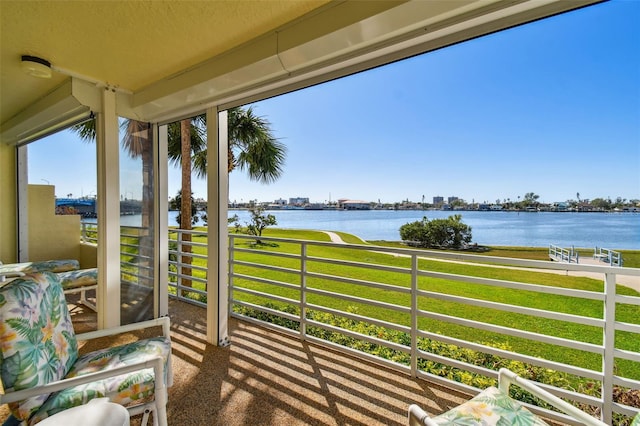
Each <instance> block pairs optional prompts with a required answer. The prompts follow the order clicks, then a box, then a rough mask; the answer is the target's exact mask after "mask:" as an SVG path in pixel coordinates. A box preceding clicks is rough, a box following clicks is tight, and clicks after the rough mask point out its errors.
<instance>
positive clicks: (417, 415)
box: [409, 404, 438, 426]
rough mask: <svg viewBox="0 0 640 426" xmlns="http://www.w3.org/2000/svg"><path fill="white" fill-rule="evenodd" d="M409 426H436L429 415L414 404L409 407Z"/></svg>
mask: <svg viewBox="0 0 640 426" xmlns="http://www.w3.org/2000/svg"><path fill="white" fill-rule="evenodd" d="M409 426H438V424H437V423H436V422H434V421H433V420H431V419H430V418H429V415H428V414H427V413H426V412H425V411H424V410H423V409H422V408H420V407H418V406H417V405H416V404H411V405H410V406H409Z"/></svg>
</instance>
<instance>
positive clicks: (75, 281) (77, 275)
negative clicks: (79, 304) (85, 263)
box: [58, 268, 98, 290]
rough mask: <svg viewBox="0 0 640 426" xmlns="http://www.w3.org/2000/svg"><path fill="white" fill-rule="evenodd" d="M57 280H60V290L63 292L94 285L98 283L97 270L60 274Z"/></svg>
mask: <svg viewBox="0 0 640 426" xmlns="http://www.w3.org/2000/svg"><path fill="white" fill-rule="evenodd" d="M58 278H60V281H61V282H62V288H63V289H65V290H70V289H72V288H78V287H85V286H89V285H94V284H97V282H98V268H89V269H78V270H77V271H68V272H60V273H59V274H58Z"/></svg>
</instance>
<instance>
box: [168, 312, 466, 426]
mask: <svg viewBox="0 0 640 426" xmlns="http://www.w3.org/2000/svg"><path fill="white" fill-rule="evenodd" d="M169 310H170V315H171V319H172V339H173V360H174V385H173V387H172V388H171V389H170V390H169V405H168V416H169V424H176V425H177V424H179V425H204V424H207V425H213V424H219V425H229V426H231V425H248V424H260V425H374V424H380V425H406V424H407V420H406V416H407V414H406V412H407V408H408V406H409V404H411V403H412V402H420V403H421V405H422V406H423V407H425V409H427V410H428V411H429V412H442V411H446V410H447V409H449V408H451V407H452V406H455V405H458V404H460V403H461V402H463V401H464V400H467V399H469V396H467V395H464V394H460V393H457V392H451V391H450V390H448V389H444V388H441V387H436V386H430V385H429V384H428V383H427V382H426V381H424V380H414V379H411V378H410V377H408V376H405V375H402V374H400V373H397V372H395V371H393V370H389V369H386V368H381V367H379V366H376V365H373V364H369V363H366V362H363V361H360V360H357V359H355V358H352V357H349V356H346V355H343V354H340V353H338V352H335V351H331V350H327V349H325V348H321V347H319V346H316V345H313V344H308V343H305V342H301V341H300V340H299V339H295V338H292V337H289V336H285V335H282V334H280V333H277V332H272V331H270V330H268V329H265V328H262V327H258V326H255V325H253V324H250V323H247V322H244V321H237V320H234V319H232V320H231V321H230V327H229V328H230V330H229V334H230V339H231V345H230V346H229V347H227V348H219V347H215V346H211V345H208V344H206V343H205V335H204V333H205V324H204V316H205V312H204V309H202V308H199V307H195V306H192V305H189V304H185V303H183V302H178V301H171V302H170V305H169Z"/></svg>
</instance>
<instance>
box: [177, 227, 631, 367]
mask: <svg viewBox="0 0 640 426" xmlns="http://www.w3.org/2000/svg"><path fill="white" fill-rule="evenodd" d="M203 229H204V228H203ZM339 234H340V236H341V237H342V238H343V240H345V241H347V242H349V243H353V244H368V243H365V242H363V241H362V240H360V239H359V238H357V237H355V236H352V235H350V234H345V233H339ZM264 236H265V237H279V238H291V239H302V240H313V241H327V242H328V241H330V238H329V236H328V235H327V234H325V233H323V232H318V231H306V230H281V229H266V230H265V232H264ZM170 238H171V239H174V238H175V233H174V234H173V235H171V236H170ZM193 241H195V242H203V243H206V237H194V238H193ZM376 245H382V243H381V242H376ZM385 245H386V246H400V245H399V244H398V243H385ZM236 247H242V248H252V249H255V250H256V252H253V253H236V254H235V257H236V259H237V260H243V261H248V262H254V263H260V264H265V265H272V266H279V267H284V268H290V269H292V270H294V271H298V270H299V269H300V261H299V260H298V259H290V258H283V257H275V256H271V255H268V253H273V252H278V253H291V254H299V253H300V245H299V244H298V243H289V242H285V243H277V244H271V243H269V244H264V245H258V246H256V245H255V242H254V241H253V240H247V239H238V240H236ZM401 247H404V246H401ZM404 248H406V247H404ZM193 251H194V253H200V254H206V247H194V250H193ZM547 253H548V252H547V249H546V248H525V247H496V248H491V249H490V250H489V251H486V252H483V253H474V254H485V255H488V256H501V257H515V258H525V259H535V260H547ZM307 254H308V256H313V257H320V258H329V259H337V260H342V261H351V262H361V263H367V264H374V265H385V266H393V267H398V268H405V269H408V268H410V259H408V258H406V257H401V256H391V255H388V254H384V253H379V252H371V251H364V250H355V249H339V250H336V249H334V248H332V247H318V246H312V247H309V250H308V253H307ZM624 256H625V265H627V266H628V264H629V263H633V260H631V261H629V262H628V261H627V260H626V259H627V256H629V259H637V258H640V252H638V251H633V252H628V253H625V255H624ZM193 264H194V265H200V266H206V261H205V260H204V259H195V258H194V261H193ZM307 268H308V270H309V271H311V272H317V273H322V274H328V275H334V276H339V277H344V278H350V279H354V280H362V281H371V282H378V283H385V284H390V285H394V286H397V287H398V288H407V287H409V286H410V282H411V277H410V274H409V273H397V272H387V271H380V270H372V269H365V268H362V267H357V266H344V265H335V264H330V263H325V262H320V261H308V262H307ZM419 268H420V269H421V270H429V271H435V272H443V273H450V274H457V275H467V276H476V277H484V278H494V279H500V280H507V281H515V282H526V283H531V284H539V285H543V286H558V287H565V288H572V289H579V290H588V291H602V288H603V284H602V282H601V281H600V280H595V279H591V278H583V277H567V276H562V275H557V274H552V273H542V272H530V271H522V270H515V269H506V268H495V267H491V266H483V265H478V264H474V265H468V264H460V263H450V262H442V261H436V260H426V259H423V260H420V261H419ZM234 270H235V272H237V273H242V274H247V275H252V274H255V275H258V276H261V277H263V278H267V279H270V280H276V281H280V282H284V283H290V284H293V285H294V286H298V285H299V280H300V277H299V274H297V273H295V272H279V271H269V270H265V269H261V268H255V267H247V266H238V265H236V266H235V267H234ZM193 274H194V275H195V276H200V277H202V278H204V276H205V274H204V272H201V271H197V270H194V271H193ZM234 285H235V286H238V287H246V288H249V289H253V290H256V291H260V292H264V293H269V294H273V295H277V296H280V297H286V298H289V299H291V300H293V301H298V300H299V299H300V293H299V290H298V289H297V288H283V287H278V286H273V285H269V284H263V283H257V282H255V281H251V280H244V279H235V281H234ZM418 285H419V288H420V289H422V290H426V291H430V292H435V293H438V294H446V295H456V296H461V297H469V298H475V299H480V300H487V301H493V302H499V303H505V304H511V305H517V306H524V307H530V308H536V309H544V310H550V311H555V312H562V313H567V314H573V315H581V316H587V317H593V318H602V315H603V307H602V303H601V302H598V301H591V300H586V299H578V298H573V297H566V296H557V295H548V294H540V293H535V292H529V291H522V290H510V289H504V288H502V289H497V288H496V287H493V286H488V285H477V284H466V283H462V282H459V281H453V280H448V279H435V278H427V277H420V279H419V281H418ZM307 286H308V287H311V288H316V289H320V290H326V291H331V292H336V293H340V294H344V295H350V296H356V297H364V298H367V299H371V300H376V301H380V302H385V303H390V304H395V305H401V306H409V305H410V296H409V295H408V294H404V293H401V292H399V291H389V290H384V289H375V288H369V287H364V286H360V285H356V284H353V283H342V282H337V281H333V280H327V279H319V278H309V279H308V280H307ZM194 287H196V288H200V289H203V290H204V286H202V285H200V284H199V283H196V282H194ZM617 289H618V293H619V294H626V295H635V296H640V294H638V293H637V292H635V291H633V290H631V289H628V288H626V287H622V286H618V288H617ZM235 296H236V297H237V298H238V299H239V300H244V301H247V302H251V303H255V304H258V305H265V304H267V303H270V302H271V303H272V301H270V300H269V299H267V298H262V297H257V296H252V295H246V294H242V293H240V292H237V293H236V294H235ZM307 302H308V303H311V304H316V305H321V306H326V307H330V308H333V309H339V310H343V311H355V312H357V313H358V314H360V315H363V316H368V317H371V318H377V319H381V320H384V321H388V322H391V323H395V324H400V325H405V326H407V325H410V321H411V320H410V317H409V315H407V314H404V313H400V312H396V311H394V310H391V309H383V308H380V307H374V306H370V305H367V304H362V303H354V302H351V301H343V300H338V299H335V298H332V297H327V296H323V295H314V294H309V295H308V296H307ZM276 306H279V307H280V308H281V309H284V308H285V304H283V303H276ZM419 306H420V309H423V310H426V311H431V312H436V313H441V314H445V315H452V316H458V317H462V318H466V319H469V320H475V321H482V322H487V323H491V324H496V325H501V326H506V327H511V328H516V329H519V330H527V331H531V332H535V333H541V334H547V335H552V336H556V337H559V338H562V339H571V340H577V341H581V342H586V343H593V344H600V343H601V342H602V331H601V330H600V329H599V328H596V327H589V326H582V325H577V324H571V323H566V322H562V321H557V320H552V319H544V318H538V317H533V316H528V315H522V314H514V313H510V312H504V311H499V310H495V309H486V308H481V307H475V306H470V305H466V304H462V303H458V302H453V301H444V300H439V299H437V298H432V297H421V298H420V300H419ZM616 319H617V320H618V321H622V322H630V323H640V307H638V306H633V305H621V304H618V305H617V309H616ZM419 325H420V328H421V329H423V330H428V331H431V332H435V333H439V334H443V335H447V336H451V337H455V338H460V339H464V340H469V341H473V342H478V343H488V344H490V345H497V346H504V345H506V346H507V347H509V348H510V349H511V350H513V351H515V352H518V353H523V354H528V355H531V356H536V357H542V358H545V359H549V360H553V361H558V362H563V363H567V364H571V365H576V366H580V367H584V368H589V369H593V370H600V368H601V362H602V361H601V357H600V356H599V355H597V354H592V353H589V352H583V351H579V350H573V349H568V348H564V347H561V346H557V345H550V344H543V343H539V342H533V341H529V340H528V339H523V338H518V337H511V336H505V335H500V334H496V333H492V332H488V331H482V330H477V329H474V328H468V327H464V326H461V325H455V324H451V323H446V322H442V321H437V320H434V319H428V318H420V321H419ZM616 347H618V348H620V349H625V350H632V351H636V352H640V339H639V338H638V336H637V335H634V334H632V333H627V332H618V333H616ZM616 369H617V372H618V374H621V375H623V376H626V377H631V378H634V379H640V363H637V362H632V361H626V360H617V364H616Z"/></svg>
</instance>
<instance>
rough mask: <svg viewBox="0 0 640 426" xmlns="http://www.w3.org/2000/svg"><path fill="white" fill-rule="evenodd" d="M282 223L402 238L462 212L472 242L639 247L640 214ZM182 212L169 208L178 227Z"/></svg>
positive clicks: (395, 214) (305, 214)
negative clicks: (425, 222) (408, 230)
mask: <svg viewBox="0 0 640 426" xmlns="http://www.w3.org/2000/svg"><path fill="white" fill-rule="evenodd" d="M265 213H267V214H272V215H274V216H275V217H276V220H277V222H278V223H277V225H275V227H277V228H284V229H313V230H323V231H342V232H347V233H350V234H354V235H357V236H358V237H360V238H362V239H364V240H368V241H371V240H386V241H399V240H400V232H399V230H400V227H401V226H402V225H404V224H405V223H409V222H414V221H416V220H421V219H422V218H423V216H426V217H427V218H428V219H441V218H447V217H449V216H451V215H452V214H460V215H461V216H462V221H463V222H464V223H465V224H467V225H469V226H471V229H472V235H473V242H474V243H477V244H478V245H489V246H528V247H548V246H549V244H554V245H557V246H560V247H571V246H574V247H580V248H591V247H604V248H609V249H613V250H624V249H630V250H638V249H640V214H639V213H622V212H621V213H577V212H511V211H509V212H506V211H505V212H501V211H456V212H451V211H442V210H361V211H353V210H351V211H347V210H272V211H266V212H265ZM176 215H177V212H169V226H175V225H176V221H175V217H176ZM233 215H238V217H239V220H240V224H241V225H243V226H244V225H246V224H247V223H249V222H250V214H249V212H248V211H247V210H229V216H233Z"/></svg>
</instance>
